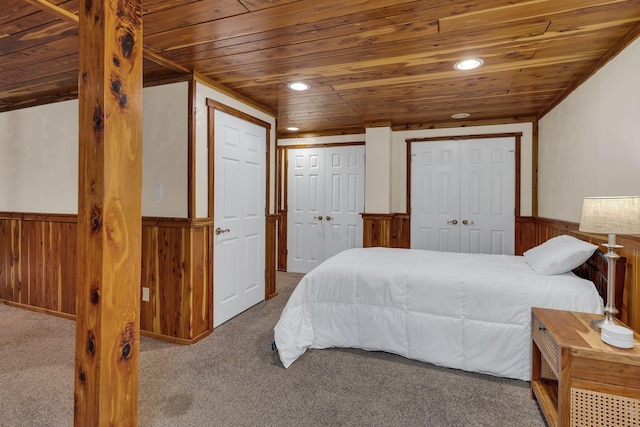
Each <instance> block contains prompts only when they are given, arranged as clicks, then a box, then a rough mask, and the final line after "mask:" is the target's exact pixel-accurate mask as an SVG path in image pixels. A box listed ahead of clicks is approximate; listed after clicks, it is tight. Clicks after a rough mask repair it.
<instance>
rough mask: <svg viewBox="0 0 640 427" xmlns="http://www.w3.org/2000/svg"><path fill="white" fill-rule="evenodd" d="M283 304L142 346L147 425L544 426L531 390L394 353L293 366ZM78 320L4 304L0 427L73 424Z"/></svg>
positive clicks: (285, 291) (347, 354) (322, 355)
mask: <svg viewBox="0 0 640 427" xmlns="http://www.w3.org/2000/svg"><path fill="white" fill-rule="evenodd" d="M300 277H301V275H298V274H290V273H278V291H279V293H280V295H279V296H278V297H276V298H275V299H273V300H271V301H267V302H263V303H260V304H258V305H257V306H255V307H253V308H251V309H250V310H248V311H246V312H244V313H242V314H240V315H239V316H237V317H235V318H234V319H232V320H230V321H229V322H227V323H225V324H223V325H221V326H220V327H219V328H217V329H216V330H215V331H214V333H213V334H211V335H210V336H209V337H207V338H205V339H204V340H202V341H200V342H199V343H197V344H195V345H192V346H180V345H174V344H169V343H166V342H163V341H157V340H153V339H149V338H144V337H143V338H142V340H141V354H140V379H139V417H138V423H139V425H140V426H172V427H174V426H313V425H318V426H320V425H326V426H329V425H331V426H448V427H451V426H544V425H545V423H544V421H543V419H542V416H541V415H540V412H539V410H538V407H537V404H536V403H535V401H534V400H532V399H531V397H530V393H529V384H528V383H526V382H522V381H516V380H507V379H502V378H495V377H491V376H487V375H479V374H471V373H467V372H463V371H457V370H451V369H445V368H439V367H434V366H432V365H429V364H426V363H422V362H416V361H412V360H408V359H405V358H403V357H400V356H395V355H391V354H386V353H371V352H365V351H359V350H348V349H329V350H310V351H308V352H307V353H306V354H305V355H303V356H302V357H301V358H300V359H299V360H298V361H296V362H295V363H294V364H293V365H292V366H291V367H290V368H289V369H284V368H283V367H282V365H281V364H280V361H279V359H278V357H277V353H276V352H272V351H271V342H272V341H273V326H274V325H275V323H276V322H277V320H278V318H279V315H280V312H281V311H282V308H283V306H284V304H285V303H286V300H287V298H288V296H289V294H290V293H291V290H292V289H293V287H294V285H295V284H296V283H297V282H298V280H299V279H300ZM74 329H75V323H74V322H72V321H69V320H65V319H60V318H57V317H53V316H47V315H43V314H39V313H35V312H31V311H26V310H20V309H17V308H14V307H9V306H6V305H3V304H0V426H2V427H5V426H6V427H16V426H70V425H72V424H73V364H74V362H73V359H74V350H75V348H74V347H75V344H74V339H75V337H74V333H75V332H74Z"/></svg>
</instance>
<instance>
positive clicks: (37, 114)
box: [0, 83, 188, 217]
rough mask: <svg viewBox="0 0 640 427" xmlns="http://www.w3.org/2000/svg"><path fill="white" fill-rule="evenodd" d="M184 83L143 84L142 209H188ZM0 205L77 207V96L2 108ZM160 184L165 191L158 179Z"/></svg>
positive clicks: (153, 212)
mask: <svg viewBox="0 0 640 427" xmlns="http://www.w3.org/2000/svg"><path fill="white" fill-rule="evenodd" d="M187 88H188V84H187V83H175V84H171V85H165V86H157V87H151V88H146V89H144V91H143V101H142V102H143V104H142V105H143V114H142V115H143V119H142V122H143V124H142V127H143V132H142V139H143V142H142V214H143V215H145V216H160V217H186V215H187V160H186V159H187V113H188V109H187ZM0 135H1V138H2V140H1V141H0V212H28V213H60V214H76V213H77V212H78V151H79V150H78V138H79V131H78V101H77V100H72V101H65V102H58V103H55V104H47V105H41V106H37V107H32V108H25V109H22V110H16V111H9V112H6V113H0ZM155 185H162V199H161V200H155V199H154V186H155Z"/></svg>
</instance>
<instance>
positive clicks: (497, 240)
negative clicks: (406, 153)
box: [411, 137, 515, 255]
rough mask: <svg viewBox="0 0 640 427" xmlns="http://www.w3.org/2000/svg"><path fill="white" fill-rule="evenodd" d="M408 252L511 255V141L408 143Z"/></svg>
mask: <svg viewBox="0 0 640 427" xmlns="http://www.w3.org/2000/svg"><path fill="white" fill-rule="evenodd" d="M411 149H412V153H411V154H412V156H411V247H413V248H419V249H429V250H437V251H449V252H466V253H493V254H509V255H512V254H513V253H514V245H515V243H514V232H515V231H514V228H515V140H514V138H512V137H508V138H483V139H474V140H461V141H433V142H429V141H425V142H420V143H413V144H412V147H411Z"/></svg>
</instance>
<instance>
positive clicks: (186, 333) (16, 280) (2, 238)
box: [0, 214, 213, 343]
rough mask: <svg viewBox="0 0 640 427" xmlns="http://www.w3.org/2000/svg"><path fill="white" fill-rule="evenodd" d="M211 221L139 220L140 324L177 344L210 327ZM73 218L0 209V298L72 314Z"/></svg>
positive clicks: (153, 333) (74, 230)
mask: <svg viewBox="0 0 640 427" xmlns="http://www.w3.org/2000/svg"><path fill="white" fill-rule="evenodd" d="M211 224H212V222H211V221H210V220H208V219H205V220H189V219H154V218H147V219H143V226H142V235H141V242H142V258H141V272H140V275H141V286H142V287H148V288H149V294H150V295H149V301H148V302H146V301H142V302H141V304H140V329H141V330H142V331H144V332H145V333H146V334H148V335H152V336H154V337H158V338H164V339H169V340H172V341H176V342H181V343H189V342H194V341H197V340H198V339H200V338H202V337H204V336H206V335H207V334H208V333H209V332H210V331H211V330H212V326H211V318H212V317H211V308H210V307H209V304H210V300H211V299H212V295H211V290H212V289H213V288H212V285H211V280H212V270H211V258H210V257H211V253H210V252H211V247H210V244H211V241H210V238H209V235H210V231H211ZM76 252H77V220H76V217H75V215H31V214H8V215H7V214H0V300H3V301H6V302H8V303H13V304H16V305H20V306H25V307H30V308H33V309H38V310H41V311H46V312H50V313H53V314H59V315H63V316H65V317H73V316H74V315H75V314H76V284H77V273H76V271H77V269H76V256H77V253H76Z"/></svg>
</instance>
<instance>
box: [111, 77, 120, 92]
mask: <svg viewBox="0 0 640 427" xmlns="http://www.w3.org/2000/svg"><path fill="white" fill-rule="evenodd" d="M111 90H112V91H113V92H115V93H116V94H119V93H120V91H121V90H122V83H120V79H118V78H117V77H113V78H112V79H111Z"/></svg>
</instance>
